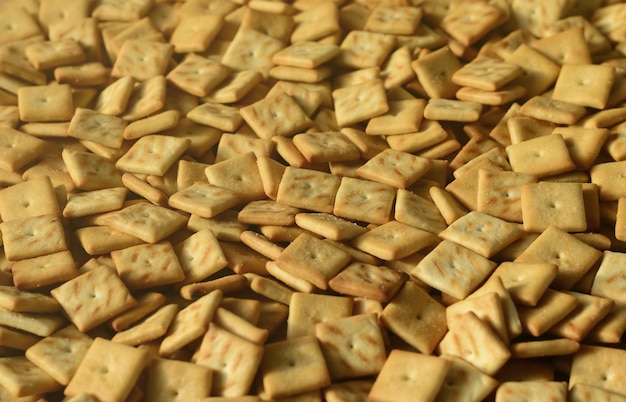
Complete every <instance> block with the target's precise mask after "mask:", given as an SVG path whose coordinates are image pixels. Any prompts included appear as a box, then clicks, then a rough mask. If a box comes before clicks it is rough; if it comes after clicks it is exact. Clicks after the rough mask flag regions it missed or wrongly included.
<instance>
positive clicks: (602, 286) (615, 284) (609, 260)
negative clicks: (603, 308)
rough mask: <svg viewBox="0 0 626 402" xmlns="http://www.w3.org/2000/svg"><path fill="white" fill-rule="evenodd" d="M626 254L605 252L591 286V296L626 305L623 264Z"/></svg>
mask: <svg viewBox="0 0 626 402" xmlns="http://www.w3.org/2000/svg"><path fill="white" fill-rule="evenodd" d="M624 261H626V254H624V253H621V252H617V251H611V250H605V251H604V252H603V254H602V259H601V260H600V266H599V268H598V270H597V272H596V274H595V277H594V280H593V284H592V286H591V292H590V293H591V294H592V295H595V296H602V297H606V298H610V299H612V300H615V301H616V302H618V303H624V301H626V297H624V282H623V280H622V278H623V273H624V269H623V262H624Z"/></svg>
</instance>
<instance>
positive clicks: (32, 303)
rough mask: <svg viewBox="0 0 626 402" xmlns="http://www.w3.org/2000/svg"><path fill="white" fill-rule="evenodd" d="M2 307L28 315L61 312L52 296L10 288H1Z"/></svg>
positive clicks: (0, 302)
mask: <svg viewBox="0 0 626 402" xmlns="http://www.w3.org/2000/svg"><path fill="white" fill-rule="evenodd" d="M0 307H2V308H4V309H7V310H11V311H18V312H28V313H54V312H57V311H59V310H60V306H59V303H57V301H56V300H54V299H53V298H51V297H50V296H47V295H44V294H40V293H34V292H28V291H22V290H19V289H15V288H13V287H10V286H0Z"/></svg>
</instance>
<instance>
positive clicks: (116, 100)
mask: <svg viewBox="0 0 626 402" xmlns="http://www.w3.org/2000/svg"><path fill="white" fill-rule="evenodd" d="M134 83H135V80H134V79H133V77H130V76H124V77H121V78H119V79H118V80H116V81H114V82H112V83H110V84H109V85H108V86H107V87H106V88H104V89H103V90H102V92H100V94H99V95H98V98H97V99H96V104H95V106H94V110H96V111H98V112H100V113H104V114H110V115H113V116H118V115H120V114H122V113H123V112H124V110H126V105H127V104H128V100H129V99H130V95H131V93H132V92H133V86H134Z"/></svg>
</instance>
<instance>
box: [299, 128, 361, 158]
mask: <svg viewBox="0 0 626 402" xmlns="http://www.w3.org/2000/svg"><path fill="white" fill-rule="evenodd" d="M293 144H294V145H295V146H296V148H298V150H299V151H300V152H301V153H302V155H303V156H304V157H305V158H306V160H307V161H308V162H310V163H325V162H344V161H355V160H358V159H359V158H360V157H361V153H360V152H359V149H358V148H357V147H356V145H354V144H353V143H352V142H351V141H350V140H349V139H348V138H347V137H346V136H345V135H343V134H342V133H341V132H336V131H330V132H322V133H314V132H313V133H302V134H296V135H295V136H294V137H293Z"/></svg>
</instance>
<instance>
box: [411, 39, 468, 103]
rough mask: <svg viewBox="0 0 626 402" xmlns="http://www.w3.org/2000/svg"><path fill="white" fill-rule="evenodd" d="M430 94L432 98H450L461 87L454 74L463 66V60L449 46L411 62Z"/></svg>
mask: <svg viewBox="0 0 626 402" xmlns="http://www.w3.org/2000/svg"><path fill="white" fill-rule="evenodd" d="M411 66H412V67H413V70H414V71H415V73H416V74H417V79H418V80H419V82H420V83H421V84H422V86H423V88H424V90H425V91H426V93H427V94H428V96H429V97H430V98H432V99H437V98H450V99H452V98H453V97H454V94H455V93H456V91H457V90H458V89H459V86H458V85H456V84H454V83H453V82H452V76H453V75H454V73H455V72H456V71H457V70H459V69H460V68H461V62H460V61H459V60H458V59H457V57H456V56H455V55H454V54H453V53H452V52H451V51H450V49H449V48H448V47H442V48H440V49H437V50H435V51H433V52H432V53H429V54H427V55H426V56H424V57H421V58H419V59H416V60H414V61H413V62H412V63H411Z"/></svg>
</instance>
